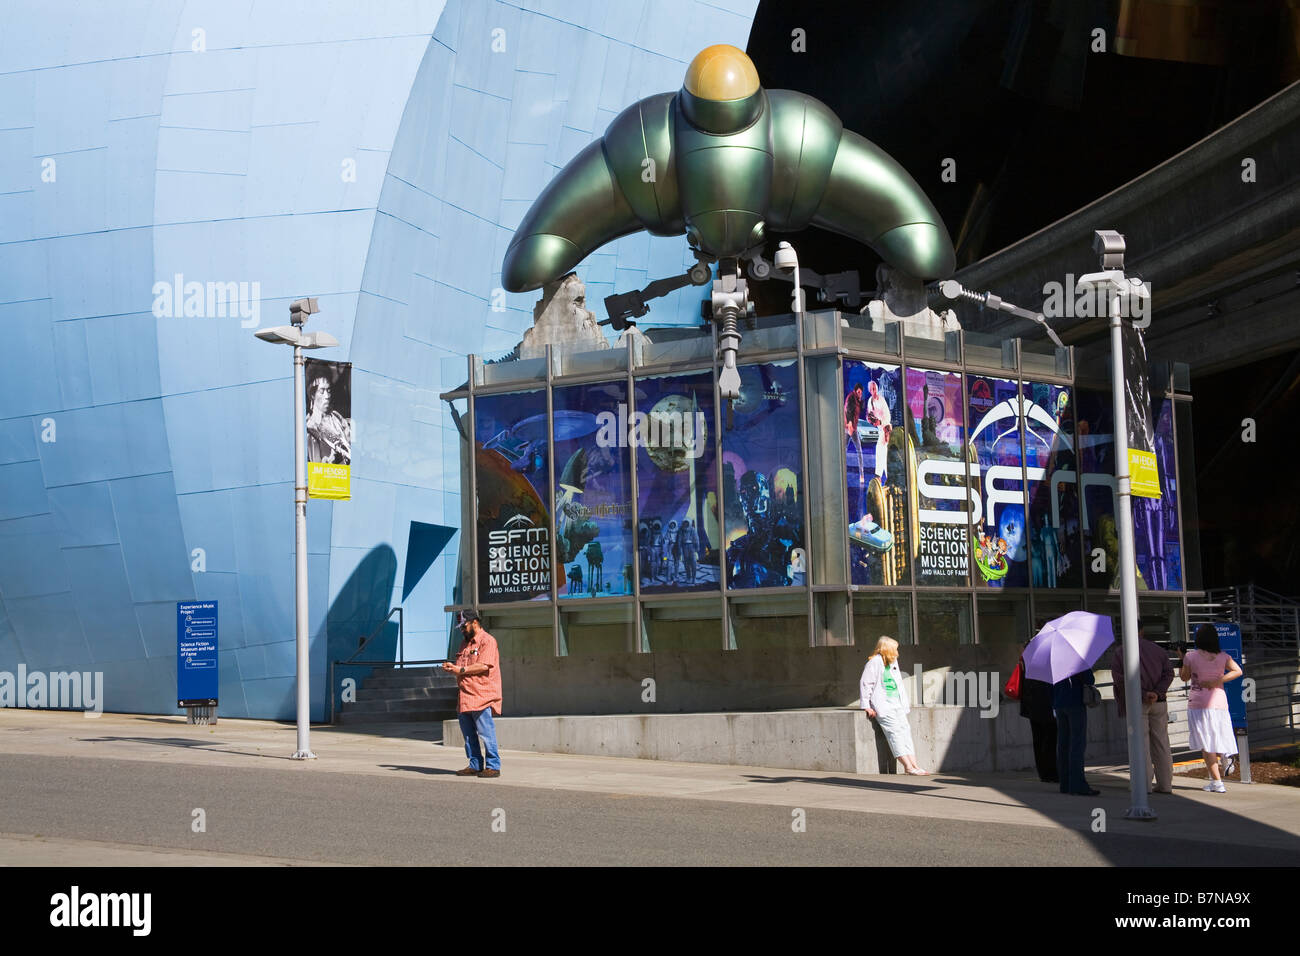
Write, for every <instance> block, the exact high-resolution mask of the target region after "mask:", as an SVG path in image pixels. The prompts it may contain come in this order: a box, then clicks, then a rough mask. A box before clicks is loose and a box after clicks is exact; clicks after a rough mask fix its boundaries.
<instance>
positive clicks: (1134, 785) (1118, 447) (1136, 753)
mask: <svg viewBox="0 0 1300 956" xmlns="http://www.w3.org/2000/svg"><path fill="white" fill-rule="evenodd" d="M1092 247H1093V250H1094V251H1095V252H1097V253H1099V254H1100V255H1101V268H1102V271H1101V272H1091V273H1088V274H1087V275H1085V276H1083V277H1081V278H1080V279H1079V280H1078V282H1077V283H1076V287H1077V288H1079V289H1087V290H1089V291H1096V292H1098V293H1101V294H1103V295H1104V296H1105V297H1106V301H1107V302H1108V303H1109V309H1108V314H1109V316H1110V347H1111V394H1112V398H1113V401H1114V405H1115V485H1116V488H1115V519H1116V524H1117V525H1118V527H1119V568H1118V569H1117V574H1118V577H1119V595H1120V611H1121V623H1122V627H1123V632H1122V642H1123V648H1124V698H1125V700H1126V701H1128V707H1127V718H1128V719H1127V725H1128V764H1129V790H1130V794H1131V796H1130V799H1131V801H1132V806H1130V807H1129V809H1128V811H1127V812H1126V813H1125V814H1124V815H1125V816H1126V817H1128V818H1129V819H1133V820H1154V819H1155V818H1156V813H1155V811H1154V810H1152V809H1151V807H1150V805H1149V804H1148V803H1147V786H1148V783H1149V780H1150V777H1151V770H1150V767H1151V762H1150V760H1149V759H1148V754H1147V731H1146V726H1145V721H1144V718H1143V714H1142V681H1141V677H1140V676H1139V672H1138V608H1137V578H1136V576H1135V573H1134V572H1135V569H1136V568H1137V556H1136V549H1135V548H1134V544H1133V508H1132V494H1133V482H1132V475H1131V473H1130V467H1129V446H1128V406H1127V402H1126V400H1125V390H1124V385H1125V383H1124V345H1123V330H1122V323H1123V318H1122V313H1123V314H1131V313H1132V312H1133V311H1135V310H1133V309H1132V308H1129V307H1128V302H1126V301H1124V300H1125V299H1126V298H1127V299H1130V300H1131V299H1133V298H1149V297H1150V295H1151V292H1150V290H1149V289H1148V288H1147V287H1146V285H1145V284H1144V283H1143V282H1142V281H1141V280H1140V279H1137V278H1133V277H1129V276H1125V275H1124V237H1123V236H1122V235H1120V234H1119V233H1118V232H1114V231H1113V230H1106V229H1103V230H1098V231H1097V233H1096V237H1095V238H1094V240H1093V244H1092ZM1107 571H1109V569H1107Z"/></svg>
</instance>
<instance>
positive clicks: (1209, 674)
mask: <svg viewBox="0 0 1300 956" xmlns="http://www.w3.org/2000/svg"><path fill="white" fill-rule="evenodd" d="M1178 653H1179V656H1180V657H1181V658H1182V665H1183V666H1182V668H1181V669H1180V670H1179V671H1178V676H1179V677H1181V678H1182V679H1183V680H1185V681H1189V682H1190V686H1189V687H1188V691H1187V731H1188V733H1187V738H1188V745H1189V746H1190V747H1191V748H1192V749H1193V750H1200V751H1201V752H1202V754H1203V756H1204V757H1205V769H1206V770H1208V771H1209V772H1210V782H1209V783H1207V784H1206V785H1205V787H1204V789H1205V790H1209V791H1211V792H1213V793H1225V792H1226V791H1227V787H1225V786H1224V785H1223V776H1222V774H1221V773H1220V771H1219V757H1220V756H1227V755H1228V754H1235V753H1236V752H1237V735H1236V734H1235V733H1233V730H1232V717H1231V715H1230V714H1229V713H1228V695H1227V694H1226V693H1225V692H1224V690H1223V685H1224V684H1226V683H1227V682H1228V681H1230V680H1236V679H1237V678H1238V677H1240V676H1241V668H1240V667H1239V666H1238V665H1237V662H1236V661H1234V660H1233V659H1232V658H1231V657H1230V656H1229V655H1228V653H1227V652H1226V651H1223V650H1222V649H1220V647H1219V632H1218V631H1216V630H1215V629H1214V625H1213V624H1202V625H1201V626H1200V627H1198V628H1197V629H1196V649H1195V650H1192V651H1188V652H1187V653H1186V654H1184V653H1183V652H1182V651H1181V650H1180V651H1179V652H1178Z"/></svg>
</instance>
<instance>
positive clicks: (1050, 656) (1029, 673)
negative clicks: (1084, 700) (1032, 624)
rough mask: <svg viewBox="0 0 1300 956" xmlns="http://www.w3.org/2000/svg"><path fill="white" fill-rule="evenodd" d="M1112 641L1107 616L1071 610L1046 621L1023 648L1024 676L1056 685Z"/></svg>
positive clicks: (1089, 663)
mask: <svg viewBox="0 0 1300 956" xmlns="http://www.w3.org/2000/svg"><path fill="white" fill-rule="evenodd" d="M1114 642H1115V634H1114V632H1113V631H1112V630H1111V626H1110V618H1108V617H1102V616H1101V615H1100V614H1089V613H1088V612H1087V611H1071V612H1070V613H1069V614H1066V615H1065V616H1064V617H1058V618H1057V619H1056V620H1054V621H1048V622H1047V623H1046V624H1044V625H1043V629H1042V630H1041V631H1039V632H1038V634H1037V635H1035V637H1034V639H1033V640H1032V641H1030V642H1029V646H1028V647H1026V648H1025V676H1026V677H1027V678H1029V679H1030V680H1041V681H1047V683H1049V684H1055V683H1057V682H1059V681H1063V680H1065V679H1066V678H1067V677H1072V676H1073V675H1075V674H1079V673H1082V672H1083V671H1086V670H1087V669H1088V668H1090V667H1092V665H1093V664H1095V663H1096V661H1097V658H1099V657H1101V655H1102V652H1103V651H1105V650H1106V648H1108V647H1110V645H1111V644H1113V643H1114Z"/></svg>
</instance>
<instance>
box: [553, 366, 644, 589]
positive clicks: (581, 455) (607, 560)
mask: <svg viewBox="0 0 1300 956" xmlns="http://www.w3.org/2000/svg"><path fill="white" fill-rule="evenodd" d="M551 407H552V410H553V420H554V425H553V426H552V428H553V432H554V436H555V455H554V458H555V561H556V568H555V572H556V577H557V581H558V583H559V594H560V596H561V597H579V598H582V597H612V596H615V595H622V594H631V593H632V585H633V577H632V575H633V574H634V573H635V570H634V568H633V555H632V476H631V472H630V470H629V466H628V460H629V456H628V449H627V429H626V427H624V428H623V429H622V430H620V429H619V428H618V423H619V422H620V421H621V422H624V423H626V421H627V419H628V407H627V383H626V382H601V383H598V384H591V385H570V386H566V387H563V388H556V389H554V390H553V392H552V397H551Z"/></svg>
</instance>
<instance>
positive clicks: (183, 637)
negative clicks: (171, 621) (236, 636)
mask: <svg viewBox="0 0 1300 956" xmlns="http://www.w3.org/2000/svg"><path fill="white" fill-rule="evenodd" d="M216 705H217V602H216V601H190V602H183V601H178V602H177V604H176V706H177V707H197V706H211V707H215V706H216Z"/></svg>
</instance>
